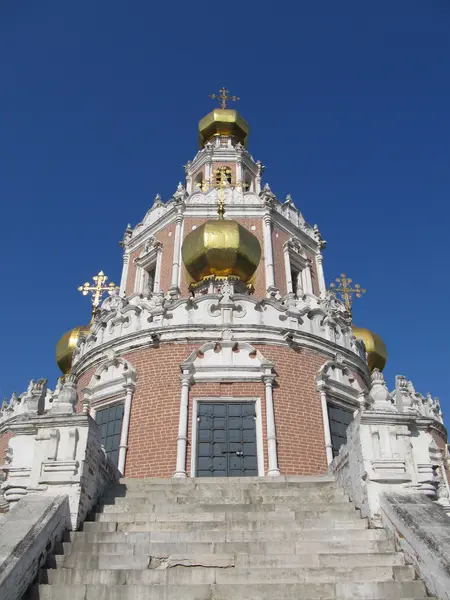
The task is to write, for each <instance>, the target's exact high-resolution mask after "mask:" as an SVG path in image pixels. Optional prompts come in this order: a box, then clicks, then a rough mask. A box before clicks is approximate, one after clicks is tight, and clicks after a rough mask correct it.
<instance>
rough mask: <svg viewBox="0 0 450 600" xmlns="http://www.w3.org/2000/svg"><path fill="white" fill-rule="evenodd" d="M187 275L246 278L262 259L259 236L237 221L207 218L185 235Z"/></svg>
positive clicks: (194, 276) (183, 254) (184, 260)
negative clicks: (207, 219) (208, 219)
mask: <svg viewBox="0 0 450 600" xmlns="http://www.w3.org/2000/svg"><path fill="white" fill-rule="evenodd" d="M181 253H182V256H183V262H184V264H185V266H186V269H187V271H188V273H189V275H190V276H191V277H192V278H193V279H194V280H195V281H200V280H201V279H203V278H204V277H208V276H209V275H216V276H221V277H226V276H228V275H234V276H235V277H238V278H239V279H240V280H241V281H248V280H249V279H250V278H251V276H252V275H253V274H254V272H255V271H256V268H257V267H258V265H259V261H260V259H261V246H260V244H259V241H258V238H257V237H256V236H254V235H253V233H250V231H248V229H245V227H243V226H242V225H239V223H237V222H236V221H228V220H225V219H216V220H210V221H206V223H203V225H200V226H199V227H197V229H195V230H194V231H191V232H190V233H188V235H187V236H186V238H185V240H184V242H183V246H182V249H181Z"/></svg>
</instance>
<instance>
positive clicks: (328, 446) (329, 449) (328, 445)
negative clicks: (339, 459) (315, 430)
mask: <svg viewBox="0 0 450 600" xmlns="http://www.w3.org/2000/svg"><path fill="white" fill-rule="evenodd" d="M320 403H321V406H322V419H323V433H324V438H325V452H326V455H327V464H328V465H329V464H330V463H331V462H332V461H333V444H332V441H331V430H330V417H329V415H328V401H327V393H326V392H325V391H324V390H321V391H320Z"/></svg>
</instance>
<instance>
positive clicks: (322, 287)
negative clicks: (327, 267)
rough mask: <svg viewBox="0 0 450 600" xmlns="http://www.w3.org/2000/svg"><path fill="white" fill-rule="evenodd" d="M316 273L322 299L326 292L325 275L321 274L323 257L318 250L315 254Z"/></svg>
mask: <svg viewBox="0 0 450 600" xmlns="http://www.w3.org/2000/svg"><path fill="white" fill-rule="evenodd" d="M316 271H317V281H318V282H319V292H320V297H321V298H324V297H325V294H326V292H327V284H326V283H325V275H324V272H323V255H322V252H321V251H320V250H319V251H318V252H317V253H316Z"/></svg>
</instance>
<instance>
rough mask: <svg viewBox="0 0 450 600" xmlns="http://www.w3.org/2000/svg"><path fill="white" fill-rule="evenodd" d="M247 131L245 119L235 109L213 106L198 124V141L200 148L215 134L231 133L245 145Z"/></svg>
mask: <svg viewBox="0 0 450 600" xmlns="http://www.w3.org/2000/svg"><path fill="white" fill-rule="evenodd" d="M248 133H249V126H248V123H247V121H245V119H243V118H242V117H241V115H240V114H239V113H238V112H237V111H236V110H232V109H229V108H215V109H214V110H212V111H211V112H210V113H209V114H207V115H206V117H203V119H202V120H201V121H200V123H199V124H198V143H199V145H200V148H202V147H203V146H204V145H205V144H206V142H208V141H209V140H211V139H213V138H214V137H215V136H216V135H231V136H233V137H234V138H235V139H236V141H238V142H241V144H244V146H246V145H247V138H248Z"/></svg>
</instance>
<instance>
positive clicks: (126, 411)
mask: <svg viewBox="0 0 450 600" xmlns="http://www.w3.org/2000/svg"><path fill="white" fill-rule="evenodd" d="M124 387H125V389H126V392H127V395H126V397H125V404H124V407H123V420H122V431H121V432H120V444H119V460H118V464H117V468H118V469H119V471H120V472H121V473H122V475H123V474H124V473H125V458H126V456H127V449H128V431H129V429H130V414H131V399H132V397H133V391H134V386H133V385H130V384H127V385H125V386H124Z"/></svg>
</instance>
